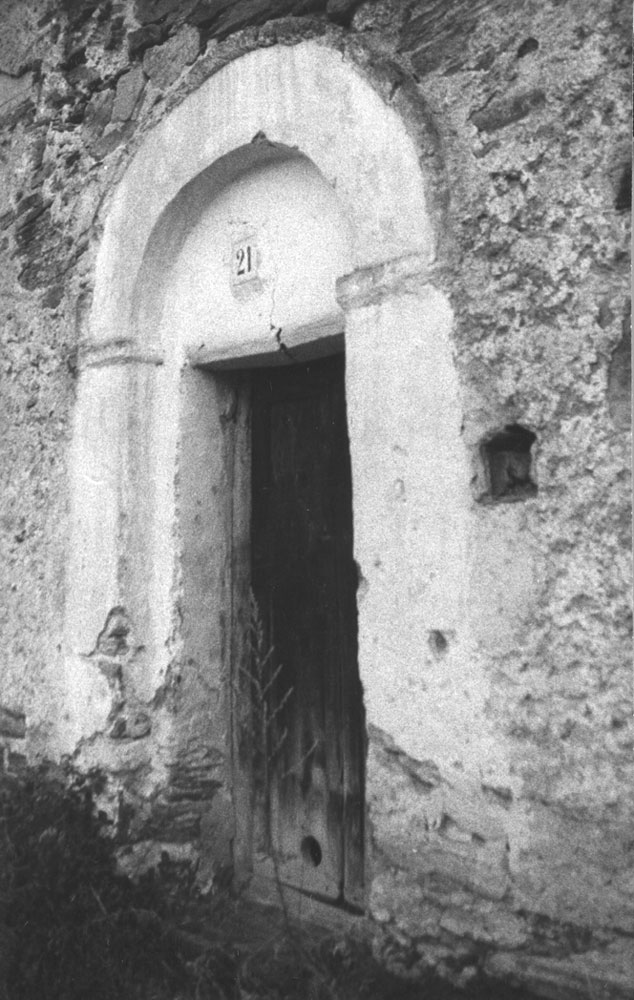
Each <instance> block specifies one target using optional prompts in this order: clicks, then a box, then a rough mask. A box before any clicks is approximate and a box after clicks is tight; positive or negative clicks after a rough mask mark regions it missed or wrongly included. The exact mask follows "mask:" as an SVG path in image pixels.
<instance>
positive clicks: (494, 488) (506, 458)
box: [481, 424, 537, 502]
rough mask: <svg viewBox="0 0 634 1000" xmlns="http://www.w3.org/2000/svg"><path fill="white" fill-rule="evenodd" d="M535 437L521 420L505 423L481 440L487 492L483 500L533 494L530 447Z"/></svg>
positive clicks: (514, 498)
mask: <svg viewBox="0 0 634 1000" xmlns="http://www.w3.org/2000/svg"><path fill="white" fill-rule="evenodd" d="M536 440H537V437H536V435H535V434H533V432H532V431H529V430H528V429H527V428H526V427H522V426H520V424H507V425H506V427H505V428H504V430H502V431H498V432H497V433H495V434H493V435H492V436H491V437H490V438H489V439H488V440H487V441H485V442H484V443H483V444H482V447H481V455H482V460H483V462H484V468H485V476H486V482H487V487H488V488H487V492H486V494H485V496H484V497H483V498H482V499H483V500H484V501H489V502H490V501H494V502H501V501H506V502H509V501H514V500H525V499H527V498H528V497H531V496H535V494H536V493H537V486H536V484H535V482H534V480H533V478H532V455H531V448H532V446H533V444H534V443H535V441H536Z"/></svg>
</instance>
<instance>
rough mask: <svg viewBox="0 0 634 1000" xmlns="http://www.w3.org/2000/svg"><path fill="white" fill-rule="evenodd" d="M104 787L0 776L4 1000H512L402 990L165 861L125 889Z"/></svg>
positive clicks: (86, 777)
mask: <svg viewBox="0 0 634 1000" xmlns="http://www.w3.org/2000/svg"><path fill="white" fill-rule="evenodd" d="M103 783H104V779H103V776H102V775H101V774H100V773H98V772H92V773H89V774H80V773H78V772H77V771H75V770H74V769H73V768H72V767H70V766H65V767H57V766H53V765H41V766H39V767H36V768H27V769H23V770H22V771H21V772H20V773H19V774H10V773H7V772H2V771H0V1000H87V998H90V1000H122V998H125V1000H353V998H354V1000H397V998H398V1000H422V998H424V1000H457V998H460V997H463V996H467V997H468V998H470V1000H483V998H484V997H487V1000H493V998H495V997H497V998H500V997H502V996H504V997H505V1000H508V997H509V993H508V991H506V992H499V991H498V990H496V989H495V988H493V989H491V987H490V986H487V987H486V989H485V990H484V991H480V990H478V991H476V992H474V991H470V992H469V993H468V994H463V993H461V992H457V991H456V990H455V989H453V988H452V987H451V986H449V985H448V984H446V983H444V982H441V981H439V980H436V979H429V981H428V982H427V983H425V984H421V983H420V981H417V982H411V983H409V982H406V981H403V980H401V979H399V978H397V977H395V976H393V975H391V974H390V973H389V972H387V971H386V970H385V968H383V967H382V966H380V965H379V964H378V963H377V962H376V961H374V959H373V957H372V954H371V951H370V947H369V945H368V943H367V942H364V941H362V940H360V939H354V938H343V937H342V936H341V935H338V936H335V937H333V936H327V935H324V934H320V933H318V932H317V931H316V929H315V928H314V927H312V928H311V927H309V926H302V927H299V926H298V925H297V924H295V925H293V926H291V925H290V924H289V923H288V918H287V917H283V915H281V913H280V911H279V910H278V911H277V915H278V919H277V922H276V919H275V917H273V916H272V911H268V912H263V913H262V914H261V916H260V917H258V916H257V913H256V910H257V908H256V907H254V906H253V905H252V904H251V905H246V904H245V903H244V902H243V901H241V900H240V899H232V898H230V897H229V896H227V895H225V896H222V897H218V898H214V899H209V898H205V897H203V896H201V895H200V893H199V892H198V890H197V888H196V883H195V878H194V873H193V872H192V871H191V869H189V870H187V869H183V868H182V867H179V866H178V865H176V864H175V863H173V862H170V860H169V858H167V856H164V858H163V861H162V862H161V864H160V865H159V868H158V870H157V871H153V872H150V873H148V874H147V875H145V876H144V877H142V878H140V879H139V880H138V881H132V880H130V879H129V878H128V877H126V876H124V875H122V874H120V873H119V872H118V871H117V863H116V851H117V843H116V840H115V838H114V837H113V836H111V834H112V829H111V824H110V822H109V820H108V819H107V817H106V816H105V815H104V814H103V813H99V812H98V811H97V809H96V807H95V802H96V798H97V796H98V795H99V792H100V791H101V790H102V789H103ZM281 917H282V919H280V918H281Z"/></svg>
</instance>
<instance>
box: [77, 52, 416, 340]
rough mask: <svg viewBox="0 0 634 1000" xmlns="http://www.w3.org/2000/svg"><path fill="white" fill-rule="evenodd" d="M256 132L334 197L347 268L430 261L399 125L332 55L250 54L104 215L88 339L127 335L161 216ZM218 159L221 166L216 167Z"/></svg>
mask: <svg viewBox="0 0 634 1000" xmlns="http://www.w3.org/2000/svg"><path fill="white" fill-rule="evenodd" d="M258 133H264V134H265V135H266V136H267V137H268V138H269V139H270V140H272V141H273V142H275V143H276V144H281V145H286V146H288V147H289V148H297V149H299V150H300V151H301V152H302V153H303V154H304V155H305V156H306V157H308V158H309V159H310V160H311V161H312V162H313V163H314V164H315V165H316V166H317V167H318V168H319V170H320V171H321V173H322V174H323V176H324V177H325V178H326V180H327V181H328V182H329V183H330V184H331V185H332V186H333V187H334V188H335V190H336V192H337V195H338V197H339V199H340V201H341V203H342V205H343V206H345V209H346V211H347V213H348V215H349V218H350V221H351V225H352V229H353V231H354V234H355V244H354V254H353V267H354V268H359V267H367V266H369V265H372V264H377V263H380V262H381V261H384V260H390V259H391V258H393V257H399V256H402V255H403V254H407V253H419V254H421V255H422V257H423V259H424V261H425V262H427V263H431V261H432V259H433V256H434V246H435V233H434V232H433V229H432V226H431V224H430V220H429V214H428V212H427V207H426V203H425V192H424V184H423V177H422V174H421V171H420V167H419V163H418V153H417V150H416V147H415V144H414V142H413V141H412V139H411V138H410V137H409V135H408V134H407V131H406V130H405V128H404V126H403V123H402V121H401V120H400V118H399V116H398V115H397V114H396V113H395V112H393V111H392V110H391V109H389V108H388V107H387V106H386V105H385V104H384V102H383V101H382V99H381V98H380V96H379V95H378V94H377V93H376V92H375V91H374V90H373V89H372V87H371V86H370V85H369V84H368V82H367V81H366V80H364V79H363V78H362V76H361V75H360V73H359V72H358V70H356V68H355V67H354V66H353V64H351V63H350V62H346V61H344V60H343V59H342V56H341V53H339V52H336V51H334V50H332V49H330V48H327V47H325V46H324V45H322V44H319V43H318V42H315V41H307V42H303V43H301V44H298V45H295V46H273V47H271V48H266V49H256V50H255V51H253V52H250V53H248V54H246V55H244V56H242V57H241V58H240V59H236V60H235V61H234V62H232V63H230V64H229V65H228V66H226V67H225V68H224V69H222V70H221V71H220V72H219V73H217V74H216V75H214V76H212V77H211V78H210V79H208V80H207V81H206V82H205V83H204V84H203V85H202V86H201V87H200V88H199V89H198V90H197V91H195V92H194V93H193V94H191V95H190V96H189V97H187V98H186V100H185V101H183V103H182V104H181V105H180V106H179V107H177V108H176V109H175V110H174V111H172V112H171V113H170V114H169V115H168V117H167V118H166V119H165V120H164V121H163V122H161V123H160V124H159V125H158V126H157V127H156V128H155V129H154V130H153V131H152V132H151V133H150V135H149V136H148V137H147V139H146V140H145V142H144V143H143V145H142V147H141V148H140V150H139V151H138V153H137V154H136V156H135V157H134V159H133V161H132V163H131V164H130V166H129V168H128V170H127V172H126V174H125V176H124V178H123V180H122V182H121V183H120V185H119V187H118V188H117V191H116V194H115V196H114V199H113V201H112V204H111V206H110V210H109V214H108V218H107V221H106V225H105V229H104V235H103V239H102V242H101V246H100V249H99V254H98V258H97V268H96V276H95V294H94V302H93V308H92V312H91V320H90V327H89V331H88V336H89V339H90V340H91V341H93V342H100V341H107V340H109V339H111V338H112V337H113V336H116V337H122V336H126V337H127V336H130V335H131V334H133V332H134V330H133V328H132V327H133V323H132V314H133V308H134V296H135V289H136V284H137V277H138V274H139V271H140V268H141V265H142V262H143V259H144V255H145V252H146V248H147V245H148V241H149V239H150V235H151V233H152V231H153V230H154V228H155V226H156V224H157V222H158V221H159V219H160V217H161V215H162V213H163V212H164V211H165V210H166V208H167V207H168V206H169V205H170V203H171V202H173V200H174V199H175V198H176V197H177V195H179V193H180V192H181V191H182V190H183V189H184V188H185V187H186V185H187V184H188V183H190V182H191V181H192V180H194V178H196V177H198V176H199V175H201V174H202V172H203V171H205V170H207V169H208V168H209V167H210V166H212V165H215V167H214V172H215V174H216V176H215V177H213V178H210V181H211V184H212V185H213V186H217V187H219V186H222V185H223V184H225V183H227V181H228V180H229V179H230V178H231V176H232V174H233V169H235V168H233V165H232V162H231V154H232V153H234V151H235V150H237V149H239V148H240V147H244V146H247V145H248V144H250V143H251V141H252V140H253V138H254V137H255V136H256V135H257V134H258ZM224 157H227V159H226V160H224V162H223V158H224Z"/></svg>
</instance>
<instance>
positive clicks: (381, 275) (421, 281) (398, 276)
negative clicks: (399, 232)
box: [337, 253, 434, 312]
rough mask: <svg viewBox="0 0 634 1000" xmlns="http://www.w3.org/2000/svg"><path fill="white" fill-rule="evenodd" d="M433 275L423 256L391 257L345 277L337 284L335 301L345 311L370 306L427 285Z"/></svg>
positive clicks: (415, 254) (414, 254)
mask: <svg viewBox="0 0 634 1000" xmlns="http://www.w3.org/2000/svg"><path fill="white" fill-rule="evenodd" d="M433 273H434V271H433V267H432V266H431V265H430V264H429V262H428V260H427V258H426V257H425V256H423V255H422V254H418V253H412V254H406V255H405V256H403V257H394V258H392V260H386V261H382V262H381V263H380V264H372V265H370V266H369V267H362V268H359V269H358V270H357V271H352V272H351V273H350V274H344V275H343V277H341V278H339V280H338V281H337V302H338V303H339V305H340V306H341V308H342V309H344V310H345V311H346V312H347V311H348V310H350V309H358V308H360V307H361V306H368V305H373V304H375V303H376V302H381V301H382V300H383V299H385V298H386V297H388V296H390V295H398V294H399V293H403V292H413V291H416V290H418V289H420V288H421V287H422V286H424V285H428V284H429V283H430V282H431V280H432V276H433Z"/></svg>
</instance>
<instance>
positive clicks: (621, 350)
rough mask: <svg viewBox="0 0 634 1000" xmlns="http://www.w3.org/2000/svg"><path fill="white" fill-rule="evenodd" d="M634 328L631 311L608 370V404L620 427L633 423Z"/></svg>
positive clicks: (616, 423)
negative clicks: (633, 373)
mask: <svg viewBox="0 0 634 1000" xmlns="http://www.w3.org/2000/svg"><path fill="white" fill-rule="evenodd" d="M631 393H632V330H631V324H630V313H629V310H628V313H627V315H626V317H625V320H624V322H623V336H622V337H621V339H620V341H619V343H618V344H617V346H616V347H615V349H614V352H613V354H612V358H611V360H610V367H609V370H608V405H609V407H610V415H611V417H612V420H613V421H614V423H615V425H616V426H617V427H618V428H619V429H624V430H625V429H627V428H628V427H630V426H631V423H632V395H631Z"/></svg>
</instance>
